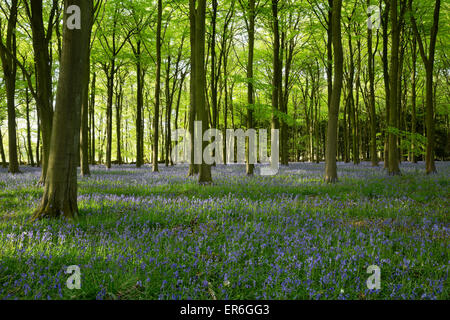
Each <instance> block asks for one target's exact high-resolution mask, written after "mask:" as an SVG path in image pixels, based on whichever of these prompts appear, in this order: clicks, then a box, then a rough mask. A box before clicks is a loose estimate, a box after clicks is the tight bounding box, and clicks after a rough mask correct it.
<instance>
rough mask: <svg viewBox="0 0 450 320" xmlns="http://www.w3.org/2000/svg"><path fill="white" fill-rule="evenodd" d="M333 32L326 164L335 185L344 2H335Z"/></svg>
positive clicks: (326, 176)
mask: <svg viewBox="0 0 450 320" xmlns="http://www.w3.org/2000/svg"><path fill="white" fill-rule="evenodd" d="M332 10H333V14H332V17H333V18H332V30H333V33H332V35H333V37H332V38H333V50H334V68H335V72H334V80H333V92H332V95H331V103H330V107H329V110H328V130H327V142H326V143H327V148H326V163H325V181H326V182H328V183H335V182H337V181H338V176H337V165H336V151H337V127H338V115H339V106H340V100H341V90H342V80H343V63H344V58H343V49H342V35H341V11H342V0H334V1H333V9H332Z"/></svg>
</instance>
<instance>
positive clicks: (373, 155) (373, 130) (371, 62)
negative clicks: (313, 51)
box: [367, 0, 378, 167]
mask: <svg viewBox="0 0 450 320" xmlns="http://www.w3.org/2000/svg"><path fill="white" fill-rule="evenodd" d="M369 5H370V0H367V6H368V7H369ZM377 32H378V31H377ZM377 45H378V42H377ZM376 50H377V48H375V52H376ZM367 59H368V67H369V71H368V72H369V82H370V85H369V117H370V160H371V163H372V166H373V167H376V166H378V154H377V127H376V126H377V122H376V121H377V115H376V111H375V54H374V50H373V49H372V28H368V30H367Z"/></svg>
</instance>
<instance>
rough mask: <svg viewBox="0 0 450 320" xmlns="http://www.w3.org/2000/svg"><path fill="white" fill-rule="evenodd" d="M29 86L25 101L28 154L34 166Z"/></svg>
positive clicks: (26, 90)
mask: <svg viewBox="0 0 450 320" xmlns="http://www.w3.org/2000/svg"><path fill="white" fill-rule="evenodd" d="M28 90H29V89H28V87H27V88H26V89H25V103H26V114H27V145H28V154H29V159H30V161H29V164H31V166H32V167H34V157H33V148H32V146H31V124H30V102H31V101H30V95H29V91H28Z"/></svg>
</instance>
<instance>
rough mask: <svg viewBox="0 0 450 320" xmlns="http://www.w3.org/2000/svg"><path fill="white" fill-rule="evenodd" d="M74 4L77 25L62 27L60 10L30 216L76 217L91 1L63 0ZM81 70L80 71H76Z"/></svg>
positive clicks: (36, 217)
mask: <svg viewBox="0 0 450 320" xmlns="http://www.w3.org/2000/svg"><path fill="white" fill-rule="evenodd" d="M70 5H76V6H78V7H79V8H80V11H81V29H80V30H77V29H74V30H70V29H68V28H67V27H66V23H67V18H68V15H67V13H66V10H64V11H65V14H64V20H63V21H64V31H63V49H62V56H61V68H60V76H59V81H58V89H57V96H56V108H55V119H54V123H53V130H52V141H51V145H52V149H51V152H50V157H49V166H48V171H47V177H46V179H45V188H44V195H43V197H42V200H41V204H40V206H39V208H38V209H37V210H36V211H35V213H34V214H33V220H36V219H42V218H47V217H48V218H56V217H60V216H63V217H65V218H66V219H70V220H73V219H76V218H77V216H78V205H77V167H76V156H77V150H78V149H79V142H80V119H81V104H82V93H83V87H84V85H85V84H84V83H83V81H85V79H86V76H85V75H84V73H85V72H87V68H85V64H88V63H89V62H88V61H89V33H90V29H91V27H92V24H91V19H92V10H93V9H92V8H93V7H92V2H91V1H84V0H65V1H64V8H65V9H67V8H68V7H69V6H70ZM80 71H81V72H80Z"/></svg>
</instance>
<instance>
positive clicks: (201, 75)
mask: <svg viewBox="0 0 450 320" xmlns="http://www.w3.org/2000/svg"><path fill="white" fill-rule="evenodd" d="M205 16H206V0H198V1H195V0H190V1H189V17H190V28H191V35H192V34H193V37H191V40H193V41H194V42H193V43H192V42H191V47H192V48H193V52H192V53H194V54H193V56H191V65H192V60H195V63H194V70H195V71H194V83H193V86H192V87H191V89H193V102H194V105H195V108H196V114H197V119H198V120H199V121H200V122H201V124H202V131H201V135H202V137H203V134H204V133H205V132H206V130H208V128H209V122H208V110H207V108H206V97H205V89H206V74H205ZM191 81H192V80H191ZM192 140H194V136H192ZM202 140H203V139H202ZM200 143H201V142H200ZM201 145H202V147H201V153H202V160H201V165H200V166H199V179H198V181H199V183H200V184H205V183H211V182H212V176H211V166H210V165H208V164H206V163H205V161H204V159H203V150H204V149H205V147H206V145H207V143H206V142H203V143H201ZM192 153H195V152H192Z"/></svg>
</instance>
